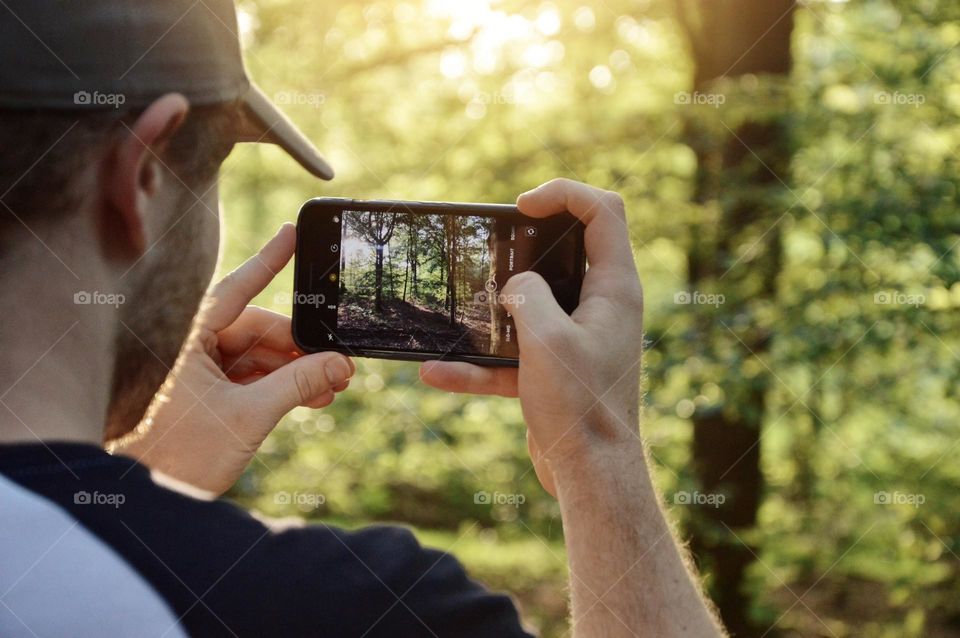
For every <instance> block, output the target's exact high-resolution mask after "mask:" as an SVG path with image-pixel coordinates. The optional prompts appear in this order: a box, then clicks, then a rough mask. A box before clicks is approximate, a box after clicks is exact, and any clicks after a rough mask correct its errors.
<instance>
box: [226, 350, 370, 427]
mask: <svg viewBox="0 0 960 638" xmlns="http://www.w3.org/2000/svg"><path fill="white" fill-rule="evenodd" d="M355 370H356V368H355V367H354V365H353V362H352V361H350V359H348V358H347V357H345V356H343V355H342V354H339V353H337V352H318V353H316V354H308V355H304V356H302V357H298V358H297V359H295V360H293V361H291V362H290V363H288V364H287V365H285V366H283V367H281V368H278V369H276V370H274V371H273V372H271V373H270V374H268V375H266V376H265V377H263V378H262V379H260V380H259V381H257V382H255V383H251V384H250V385H247V386H244V390H245V391H247V392H251V393H253V394H254V395H255V400H256V401H259V402H260V403H261V405H262V406H263V409H265V410H266V411H267V413H268V414H270V416H271V417H272V418H273V419H274V420H275V421H279V420H280V418H281V417H283V415H285V414H286V413H287V412H289V411H290V410H292V409H294V408H295V407H297V406H300V405H307V404H309V403H311V402H312V401H314V400H315V399H317V398H318V397H320V396H323V395H324V394H327V393H330V392H333V388H334V387H335V386H337V385H339V384H341V383H343V382H344V381H346V380H347V379H349V378H350V377H352V376H353V373H354V371H355Z"/></svg>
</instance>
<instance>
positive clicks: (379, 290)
mask: <svg viewBox="0 0 960 638" xmlns="http://www.w3.org/2000/svg"><path fill="white" fill-rule="evenodd" d="M376 252H377V260H376V266H375V271H374V272H375V274H374V303H373V306H374V308H376V309H377V312H382V311H383V245H382V244H377V246H376Z"/></svg>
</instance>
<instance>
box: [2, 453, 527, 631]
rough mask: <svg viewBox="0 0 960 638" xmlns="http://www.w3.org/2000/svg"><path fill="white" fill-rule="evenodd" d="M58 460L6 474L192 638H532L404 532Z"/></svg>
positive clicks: (505, 606) (122, 462)
mask: <svg viewBox="0 0 960 638" xmlns="http://www.w3.org/2000/svg"><path fill="white" fill-rule="evenodd" d="M63 457H67V458H63ZM97 459H100V460H97ZM61 460H62V461H63V468H59V469H58V468H57V466H56V464H51V465H49V466H46V467H45V468H44V467H32V468H31V467H21V468H20V469H19V471H12V472H11V471H10V470H9V468H4V467H2V466H0V471H3V472H4V473H5V474H6V475H7V476H8V478H10V479H11V480H14V481H17V482H19V483H20V484H21V485H22V486H24V487H26V488H27V489H29V490H32V491H34V492H35V493H37V494H39V495H40V496H42V497H44V498H46V499H48V500H50V501H53V502H54V503H56V504H57V505H58V506H60V507H61V508H63V509H65V510H66V511H67V512H68V513H69V514H70V515H71V516H73V517H74V518H75V519H76V520H77V521H79V523H80V524H82V525H83V526H84V527H86V528H87V529H88V530H90V531H91V532H92V533H93V534H95V535H96V536H97V537H99V538H100V539H101V540H102V541H103V542H105V543H106V544H107V545H108V546H110V547H111V548H112V549H113V550H114V551H115V552H117V553H118V554H119V555H120V556H121V557H122V558H123V559H124V560H126V561H127V562H128V563H129V564H130V565H131V566H132V567H133V568H134V569H135V570H136V571H137V572H139V573H140V574H141V575H142V576H143V577H144V579H146V580H147V581H148V582H149V583H150V584H151V585H152V586H153V587H154V588H155V589H156V591H157V592H158V593H159V594H160V595H161V596H163V598H165V599H166V600H167V601H168V603H169V605H170V607H171V608H172V609H173V612H174V613H175V614H176V615H177V616H178V617H179V618H180V622H181V623H182V624H183V625H184V626H185V627H186V628H187V630H188V632H189V633H191V634H193V635H231V634H233V635H238V636H242V635H260V634H271V635H289V636H297V635H337V636H350V635H358V636H359V635H366V636H377V635H392V636H403V635H424V634H425V635H431V633H432V634H433V635H436V636H444V635H457V636H470V635H478V636H479V635H502V636H512V635H525V634H523V633H522V632H521V630H520V625H519V621H518V618H517V614H516V611H515V609H514V607H513V605H512V603H511V602H510V600H509V599H508V598H507V597H505V596H501V595H496V594H492V593H490V592H488V591H487V590H485V589H484V588H482V587H481V586H479V585H478V584H476V583H474V582H473V581H471V580H470V579H469V578H468V577H467V575H466V573H465V572H464V570H463V569H462V567H461V566H460V564H459V563H458V562H457V561H456V560H455V559H454V558H452V557H451V556H449V555H447V554H444V553H441V552H438V551H435V550H431V549H427V548H424V547H422V546H421V545H420V543H419V542H418V541H417V540H416V538H415V537H414V536H413V534H412V533H411V532H410V531H409V530H406V529H404V528H401V527H396V526H383V525H381V526H373V527H367V528H363V529H360V530H357V531H347V530H344V529H341V528H339V527H334V526H330V525H326V524H324V523H315V524H310V525H307V524H304V523H303V522H300V521H291V520H280V521H277V520H271V519H264V518H262V517H259V516H255V515H251V514H250V513H248V512H246V511H245V510H243V509H241V508H239V507H237V506H235V505H233V504H232V503H229V502H227V501H223V500H217V501H209V500H203V499H198V498H195V497H194V496H191V495H189V494H184V493H182V492H179V491H175V490H172V489H169V488H167V487H164V486H161V485H158V484H157V483H156V482H155V481H154V480H153V478H152V477H151V476H150V474H149V472H148V471H147V470H146V468H144V467H143V466H140V465H138V464H136V463H135V462H133V461H132V460H130V459H119V458H113V457H109V458H107V459H104V458H103V457H102V456H93V457H90V458H75V457H74V455H73V454H61Z"/></svg>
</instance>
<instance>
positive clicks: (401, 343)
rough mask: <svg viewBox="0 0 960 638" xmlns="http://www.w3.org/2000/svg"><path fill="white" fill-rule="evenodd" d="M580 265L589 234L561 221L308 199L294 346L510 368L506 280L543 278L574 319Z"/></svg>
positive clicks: (502, 211) (495, 207) (459, 207)
mask: <svg viewBox="0 0 960 638" xmlns="http://www.w3.org/2000/svg"><path fill="white" fill-rule="evenodd" d="M585 269H586V255H585V251H584V226H583V224H582V223H581V222H580V221H579V220H578V219H576V218H575V217H573V216H572V215H570V214H568V213H564V214H560V215H554V216H552V217H547V218H543V219H535V218H532V217H527V216H525V215H523V214H522V213H520V211H519V210H517V207H516V206H511V205H506V204H465V203H453V202H414V201H383V200H381V201H374V200H354V199H342V198H318V199H311V200H309V201H307V202H306V203H305V204H304V205H303V207H302V208H301V209H300V215H299V217H298V219H297V254H296V265H295V267H294V294H293V338H294V341H295V342H296V343H297V345H298V346H299V347H300V348H301V349H303V350H304V351H305V352H317V351H322V350H333V351H337V352H343V353H345V354H348V355H353V356H360V357H375V358H383V359H404V360H412V361H425V360H430V359H444V360H452V361H468V362H471V363H477V364H480V365H499V366H517V365H518V364H519V358H518V357H519V350H518V348H517V336H516V327H515V325H514V322H513V318H512V317H511V315H510V313H508V312H507V311H506V310H505V309H504V308H503V306H502V305H501V302H502V301H505V299H504V297H503V292H502V290H503V287H504V285H505V284H506V283H507V280H508V279H510V277H511V276H512V275H514V274H516V273H518V272H523V271H525V270H533V271H535V272H537V273H539V274H540V275H541V276H543V278H544V279H545V280H546V281H547V283H548V284H549V285H550V289H551V290H552V291H553V295H554V297H556V299H557V302H558V303H559V304H560V306H561V307H562V308H563V309H564V310H565V311H566V312H567V313H571V312H573V310H574V309H575V308H576V307H577V304H578V302H579V299H580V287H581V284H582V282H583V275H584V271H585ZM516 301H522V300H516Z"/></svg>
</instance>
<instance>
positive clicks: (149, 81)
mask: <svg viewBox="0 0 960 638" xmlns="http://www.w3.org/2000/svg"><path fill="white" fill-rule="evenodd" d="M10 10H11V11H12V12H13V13H14V14H15V15H16V16H17V18H18V20H16V21H14V20H8V21H3V22H0V51H2V52H3V54H4V58H5V64H4V65H3V66H2V67H0V148H3V149H4V153H3V154H2V156H0V285H2V286H3V287H4V288H8V290H9V289H10V288H11V283H10V282H11V278H13V277H19V278H21V279H22V278H24V277H30V276H31V274H30V273H31V272H34V273H42V274H39V275H38V276H40V277H46V278H47V279H48V282H50V283H51V284H53V283H54V282H53V281H50V279H51V278H54V279H59V280H60V281H57V282H56V284H57V285H59V286H60V287H61V288H62V286H63V284H64V281H66V283H68V284H69V285H71V286H73V287H74V288H75V289H78V290H79V291H83V294H91V293H90V292H89V291H97V292H101V291H106V292H108V293H109V294H112V295H114V298H115V299H120V300H122V303H117V304H115V306H116V307H115V309H114V312H113V313H112V314H105V313H103V312H100V311H99V309H94V310H95V311H97V312H98V313H99V314H96V315H94V316H95V317H96V321H98V322H99V324H98V325H99V328H100V330H101V332H102V333H103V334H104V335H106V336H104V337H103V339H102V340H101V341H100V342H98V344H97V345H96V346H91V348H96V349H97V350H96V353H93V352H92V351H91V352H90V355H91V357H93V355H94V354H96V356H103V354H104V353H103V350H104V348H103V347H102V346H106V347H107V348H108V349H109V350H110V352H109V356H108V365H109V368H110V371H111V377H112V382H111V388H110V397H109V405H108V407H107V415H106V419H107V423H106V432H105V436H106V438H108V439H110V438H115V437H117V436H120V435H122V434H124V433H125V432H127V431H129V430H130V429H132V428H133V427H134V426H135V425H136V424H137V422H138V421H139V419H140V418H141V417H142V415H143V413H144V411H145V409H146V407H147V405H148V404H149V402H150V400H151V399H152V397H153V395H154V393H155V392H156V390H157V389H158V388H159V386H160V384H161V383H162V382H163V379H164V377H165V376H166V374H167V371H168V370H169V368H170V367H171V366H172V365H173V363H174V360H175V358H176V355H177V353H178V352H179V350H180V347H181V345H182V343H183V341H184V339H185V337H186V336H187V333H188V330H189V327H190V323H191V321H192V319H193V317H194V315H195V314H196V311H197V308H198V305H199V303H200V300H201V298H202V295H203V292H204V290H205V288H206V287H207V285H208V283H209V281H210V278H211V276H212V274H213V270H214V268H215V266H216V260H217V255H218V243H219V214H218V192H217V175H218V170H219V167H220V164H221V162H222V161H223V159H224V158H225V157H226V156H227V154H228V153H229V152H230V149H231V148H232V146H233V145H234V143H236V142H261V141H262V142H272V143H276V144H278V145H280V146H281V147H283V148H284V149H285V150H287V152H288V153H289V154H290V155H292V156H293V157H294V159H296V160H297V161H298V162H300V163H301V165H303V166H304V167H305V168H307V169H308V170H309V171H310V172H312V173H313V174H314V175H317V176H319V177H322V178H325V179H330V178H331V177H332V175H333V173H332V170H331V169H330V167H329V165H327V163H326V162H325V161H324V160H323V158H322V157H321V156H320V155H319V153H317V151H316V150H315V149H314V148H313V147H312V145H310V143H309V142H308V141H307V140H306V138H304V137H303V135H302V134H300V133H299V131H297V130H296V129H295V128H294V127H293V125H292V124H291V123H290V122H289V120H287V119H286V118H285V117H284V116H283V115H282V114H280V112H279V111H277V110H276V109H275V108H274V107H273V106H272V105H271V104H270V103H269V101H268V100H267V99H266V98H265V96H264V95H263V94H262V93H261V92H260V91H259V90H258V89H257V88H256V87H255V86H253V85H251V84H250V83H249V80H248V79H247V77H246V73H245V70H244V68H243V63H242V60H241V57H240V48H239V42H238V39H237V35H236V32H237V30H236V16H235V13H234V8H233V4H232V2H231V1H230V0H208V1H207V2H205V3H200V5H199V6H198V5H197V3H190V2H186V1H184V0H164V1H160V0H155V1H152V0H147V1H144V0H137V1H134V0H126V1H124V2H116V1H107V0H89V2H84V3H67V4H64V3H61V2H55V1H53V0H30V2H26V1H24V2H13V3H12V4H11V8H10ZM44 253H49V254H44ZM64 253H68V254H67V255H65V257H64V258H63V259H61V258H60V256H59V255H60V254H64ZM50 254H52V255H53V256H54V257H56V259H57V261H60V262H61V264H62V265H63V266H64V268H63V269H62V270H60V271H59V272H57V271H56V270H54V271H52V272H51V271H49V270H47V271H44V270H43V269H41V268H40V266H39V262H40V259H39V258H40V257H43V258H45V259H47V261H49V259H48V258H49V257H50ZM32 262H36V263H34V264H32ZM67 262H69V263H70V265H68V263H67ZM32 265H34V266H36V267H35V269H33V270H31V266H32ZM71 276H72V277H71ZM56 287H57V286H56V285H51V286H49V287H47V289H51V288H56ZM78 294H79V293H78ZM75 301H76V300H75ZM79 303H80V304H83V303H84V301H83V300H82V299H81V300H79ZM72 310H77V309H72ZM90 316H91V315H89V314H88V315H86V317H87V318H89V317H90ZM0 332H3V333H4V334H0V336H5V337H9V333H7V332H6V331H2V330H0Z"/></svg>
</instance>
